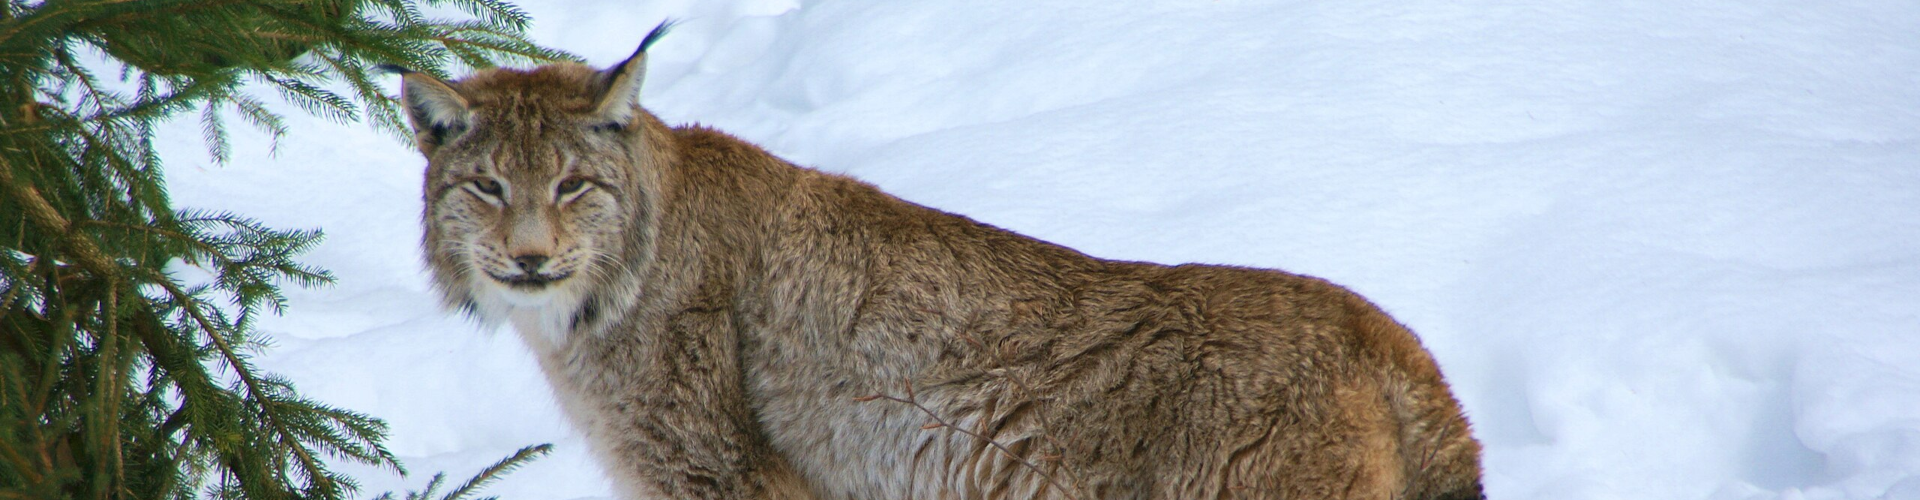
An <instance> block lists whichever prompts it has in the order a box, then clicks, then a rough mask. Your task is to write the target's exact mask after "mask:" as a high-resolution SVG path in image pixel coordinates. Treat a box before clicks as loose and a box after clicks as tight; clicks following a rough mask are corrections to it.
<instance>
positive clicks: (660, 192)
mask: <svg viewBox="0 0 1920 500" xmlns="http://www.w3.org/2000/svg"><path fill="white" fill-rule="evenodd" d="M664 28H665V25H663V26H662V27H661V28H656V29H655V30H654V31H653V32H652V33H650V34H648V35H647V37H646V40H645V41H644V42H642V43H641V46H640V50H638V51H636V52H635V53H634V55H633V56H632V57H631V58H629V59H628V60H627V61H625V62H622V63H620V64H619V65H616V66H614V67H612V68H610V69H607V70H604V71H602V70H595V69H592V68H589V67H586V66H582V65H578V64H554V65H548V66H542V67H538V68H534V69H531V70H514V69H495V70H486V71H481V72H478V73H476V74H473V75H471V76H468V77H467V78H464V79H461V80H458V81H454V82H443V81H440V80H438V79H435V78H433V77H431V76H428V75H425V74H419V73H408V74H406V75H405V80H404V88H403V92H404V94H403V102H404V104H405V106H406V107H407V109H408V111H409V116H410V118H411V120H412V123H413V126H414V130H415V132H416V134H417V135H416V138H417V140H418V143H419V145H420V152H421V153H422V155H423V156H425V157H426V159H427V164H428V167H427V172H426V179H425V189H424V191H425V200H424V201H425V214H424V220H423V222H424V224H425V226H426V232H425V241H424V242H423V247H424V250H425V253H426V258H427V261H428V263H429V267H430V268H431V270H432V273H433V277H434V282H435V285H436V287H437V289H438V291H439V292H440V293H441V295H442V296H443V297H444V299H445V300H446V303H447V304H448V305H449V306H450V307H454V308H459V309H464V310H466V311H468V312H469V313H471V314H473V315H474V316H476V317H478V318H479V319H481V320H482V321H486V322H505V323H510V324H511V325H512V326H513V328H514V329H515V330H516V331H517V332H518V333H519V334H520V336H521V337H522V338H523V339H524V340H525V341H526V343H527V344H528V346H529V347H530V348H531V351H533V353H534V354H535V356H536V357H537V358H538V360H539V363H540V367H541V370H542V372H543V373H544V375H545V376H546V377H547V380H548V381H549V382H550V383H551V385H552V387H553V389H554V392H555V394H556V395H557V399H558V400H559V402H560V404H561V406H562V409H563V410H564V412H565V414H566V415H567V417H568V418H569V419H570V420H571V421H572V424H573V425H574V426H575V428H577V429H578V430H579V431H580V432H582V433H583V434H584V435H585V436H586V438H587V442H588V443H590V445H591V446H592V448H593V453H594V454H595V456H596V457H597V458H598V459H599V461H600V462H601V463H602V465H603V466H604V468H605V470H606V471H607V473H608V474H609V476H610V477H611V479H612V480H613V484H614V487H615V489H616V490H617V493H618V495H619V496H620V497H621V498H628V499H634V498H966V499H974V498H980V499H998V498H1088V499H1091V498H1141V499H1146V498H1153V499H1184V498H1340V499H1406V500H1467V499H1477V498H1483V496H1482V494H1481V486H1480V458H1479V454H1480V446H1479V444H1478V443H1477V442H1476V441H1475V440H1474V439H1473V436H1472V433H1471V431H1470V428H1469V426H1468V424H1467V421H1466V418H1465V417H1464V416H1463V415H1462V412H1461V409H1460V406H1459V404H1458V403H1457V402H1456V401H1455V400H1454V398H1453V396H1452V394H1451V393H1450V392H1449V390H1448V387H1447V384H1446V382H1445V380H1444V379H1443V378H1442V376H1441V374H1440V371H1439V368H1438V366H1437V365H1436V364H1435V363H1434V361H1433V359H1432V358H1431V356H1429V355H1428V353H1427V351H1426V350H1425V349H1424V348H1423V347H1422V346H1421V344H1420V341H1419V339H1418V338H1417V337H1415V336H1414V335H1413V334H1412V333H1411V332H1409V331H1408V330H1407V329H1406V328H1405V327H1403V326H1402V325H1400V324H1399V323H1397V322H1395V321H1394V320H1393V319H1391V318H1389V317H1388V316H1387V315H1386V314H1385V313H1383V312H1381V311H1380V309H1379V308H1377V307H1375V306H1374V305H1373V304H1371V303H1369V302H1368V301H1366V300H1365V299H1363V298H1361V297H1359V296H1358V295H1355V294H1353V293H1352V292H1350V291H1348V290H1346V289H1344V288H1341V287H1339V286H1336V285H1333V284H1330V283H1328V282H1326V281H1323V280H1320V279H1317V278H1312V277H1308V276H1301V275H1295V274H1289V273H1285V272H1281V271H1274V270H1265V269H1251V268H1235V267H1224V266H1207V265H1180V266H1165V265H1158V264H1148V263H1136V262H1117V261H1110V260H1104V259H1098V258H1094V257H1090V256H1087V255H1084V254H1081V253H1079V252H1076V251H1074V250H1072V249H1068V248H1065V247H1061V246H1058V245H1053V244H1051V243H1047V242H1044V241H1040V240H1037V239H1034V238H1030V237H1027V236H1023V235H1020V234H1017V233H1013V232H1010V231H1006V230H1003V229H1000V228H996V227H992V226H989V225H986V224H981V223H979V222H976V221H973V220H971V219H968V218H966V217H962V216H959V215H954V214H949V213H945V212H941V211H938V210H933V209H930V208H926V207H922V206H919V205H915V204H913V203H909V202H906V201H903V200H901V199H898V198H895V197H893V196H890V195H888V194H886V193H884V192H881V191H880V190H878V189H876V188H874V187H873V186H870V185H867V184H865V183H861V182H859V181H856V180H853V179H850V178H847V177H844V176H839V175H833V174H828V173H823V172H819V171H815V170H811V169H807V168H802V167H799V166H795V165H793V164H790V163H788V162H786V161H783V160H781V159H780V158H777V157H775V156H773V155H771V154H769V153H767V152H766V151H763V150H761V149H760V148H758V147H755V146H754V145H752V144H749V143H746V142H744V141H741V140H739V139H736V138H734V137H731V136H728V135H726V134H723V133H720V132H717V131H714V130H711V129H706V128H703V127H698V126H689V127H669V126H667V125H665V124H663V123H662V122H661V121H660V120H659V119H658V118H656V117H655V116H654V115H653V114H651V113H649V112H648V111H646V110H645V109H644V108H642V107H641V106H640V104H639V102H638V90H639V87H640V83H641V77H642V76H643V74H644V72H645V68H644V66H645V58H646V56H645V54H646V50H647V48H648V46H650V45H651V44H652V43H653V42H654V41H656V40H658V39H659V37H660V36H661V34H662V33H664Z"/></svg>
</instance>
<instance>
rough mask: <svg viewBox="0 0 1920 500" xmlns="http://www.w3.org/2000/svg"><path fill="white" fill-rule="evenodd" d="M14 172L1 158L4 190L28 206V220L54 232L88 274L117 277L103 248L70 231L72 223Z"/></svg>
mask: <svg viewBox="0 0 1920 500" xmlns="http://www.w3.org/2000/svg"><path fill="white" fill-rule="evenodd" d="M13 172H14V166H13V165H12V164H11V162H9V161H7V159H6V157H4V156H0V189H5V190H6V192H7V194H8V195H10V196H12V197H13V198H14V200H16V201H18V202H19V203H20V204H22V205H25V206H24V207H21V208H24V209H25V210H26V212H27V219H28V220H31V221H33V222H34V223H35V224H37V225H39V226H40V227H41V229H42V230H45V231H47V232H50V233H53V235H54V236H55V237H56V238H58V240H59V241H60V242H61V243H62V244H63V246H64V247H65V249H66V250H67V252H69V253H71V254H72V255H73V257H74V260H75V261H76V262H78V263H79V264H80V265H81V266H84V267H86V268H87V270H88V271H92V272H93V273H94V274H97V275H100V276H109V277H110V276H116V275H117V273H115V272H114V266H113V263H112V261H111V260H109V259H107V256H106V255H105V254H103V253H101V252H100V248H99V247H98V246H95V245H94V244H93V240H91V239H88V238H87V237H86V235H83V234H80V233H79V232H75V231H69V230H68V229H69V228H70V227H71V224H69V223H68V222H67V218H66V217H61V216H60V212H59V211H57V210H54V209H53V205H51V204H48V203H47V199H46V198H42V197H40V191H38V190H36V189H34V188H33V186H29V185H26V184H23V183H21V182H20V181H19V180H17V179H15V178H14V176H13Z"/></svg>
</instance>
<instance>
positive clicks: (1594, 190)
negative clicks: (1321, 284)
mask: <svg viewBox="0 0 1920 500" xmlns="http://www.w3.org/2000/svg"><path fill="white" fill-rule="evenodd" d="M635 3H637V2H629V1H592V2H588V1H564V2H563V1H548V2H531V1H529V2H524V7H526V9H527V10H528V11H529V12H531V13H532V14H533V15H534V16H535V18H536V19H537V20H538V25H537V28H536V35H537V38H538V39H539V40H540V41H542V42H544V43H547V44H550V45H553V46H558V47H562V48H566V49H569V50H572V51H575V52H577V53H580V54H582V55H584V56H587V57H588V58H589V59H590V60H591V61H592V62H594V63H595V64H600V65H605V64H610V63H613V62H616V61H618V60H619V59H620V58H622V57H624V56H625V55H626V54H627V53H629V52H630V51H631V50H632V49H633V46H634V44H635V43H636V42H637V41H638V40H639V39H640V37H641V35H642V34H644V33H645V32H646V30H647V29H648V28H651V27H652V26H653V25H654V24H655V23H657V22H659V21H660V20H661V19H662V18H665V17H676V18H681V19H683V20H684V21H685V23H684V24H683V25H682V26H681V27H680V28H679V29H678V30H676V31H674V32H673V34H672V35H671V36H669V37H667V38H666V39H665V40H664V41H663V42H661V43H660V45H659V46H658V47H657V48H656V49H655V50H654V55H655V59H654V60H653V64H652V68H653V72H652V74H651V75H650V77H649V79H648V86H647V89H646V92H645V97H644V98H643V100H644V102H645V103H646V104H647V105H648V106H649V107H650V108H651V109H653V110H654V111H655V112H657V113H659V114H660V115H662V116H663V117H664V118H666V119H667V120H668V121H669V122H690V121H699V122H703V123H707V124H711V125H715V126H718V127H720V128H723V129H725V130H729V131H731V132H734V133H736V134H738V135H740V136H742V137H744V138H747V139H749V140H753V141H756V142H758V143H760V144H763V145H765V146H767V147H769V148H770V149H772V150H773V151H775V152H777V153H779V154H781V155H784V156H785V157H787V158H789V159H792V160H794V161H796V162H798V163H801V164H806V165H812V166H817V167H818V168H821V169H825V170H830V171H837V172H845V173H849V174H852V175H854V176H857V177H860V178H862V179H866V180H869V181H872V182H874V183H877V184H879V185H880V186H881V187H883V188H884V189H887V190H889V191H891V192H893V193H895V194H898V195H900V196H902V197H905V198H907V199H909V200H914V201H917V202H920V203H924V204H928V205H932V206H935V207H939V208H942V209H946V210H949V211H954V212H959V213H962V214H966V215H969V216H972V217H975V218H977V219H980V220H983V221H986V222H989V223H993V224H997V225H1001V226H1005V227H1009V228H1012V229H1015V230H1018V231H1021V232H1024V233H1027V234H1030V235H1034V236H1037V237H1040V238H1044V239H1048V240H1052V241H1056V242H1059V243H1063V244H1066V245H1069V246H1073V247H1075V248H1078V249H1081V250H1083V251H1086V252H1088V253H1091V254H1094V255H1100V256H1106V257H1115V258H1125V259H1143V260H1154V261H1161V262H1170V263H1171V262H1188V261H1200V262H1216V263H1233V264H1245V265H1256V266H1265V267H1278V268H1284V269H1288V270H1292V271H1296V272H1301V273H1306V274H1312V275H1318V276H1322V277H1326V278H1329V279H1332V280H1334V281H1336V282H1340V283H1344V284H1346V285H1349V286H1350V287H1352V288H1354V289H1356V290H1358V291H1360V292H1362V293H1364V294H1366V295H1368V296H1369V297H1371V298H1372V299H1374V301H1376V302H1378V303H1379V304H1381V305H1382V306H1383V307H1385V308H1387V309H1388V310H1389V311H1390V312H1392V313H1393V314H1394V315H1396V316H1397V317H1398V318H1400V319H1401V320H1402V321H1404V322H1406V323H1407V324H1409V325H1410V326H1412V327H1413V328H1414V330H1416V331H1418V332H1419V333H1420V335H1421V336H1422V338H1423V339H1424V341H1425V342H1426V345H1427V346H1428V347H1429V348H1430V349H1431V350H1432V351H1433V353H1434V355H1435V356H1436V357H1437V358H1438V359H1439V360H1440V363H1441V365H1442V367H1443V369H1444V370H1445V371H1446V373H1447V375H1448V376H1449V377H1450V379H1451V380H1452V381H1453V384H1454V387H1455V391H1456V394H1458V396H1459V397H1460V399H1461V400H1462V401H1463V402H1464V403H1465V405H1466V408H1467V410H1468V413H1469V416H1470V418H1472V419H1473V421H1474V422H1475V424H1476V426H1477V428H1476V432H1477V434H1478V436H1479V438H1480V439H1481V440H1482V442H1483V443H1485V444H1486V445H1487V453H1486V469H1487V475H1486V483H1487V486H1488V489H1489V493H1490V496H1491V497H1493V498H1500V499H1516V498H1535V499H1626V498H1633V499H1649V498H1651V499H1766V498H1783V499H1800V498H1809V499H1821V498H1885V499H1920V38H1916V37H1915V33H1920V4H1916V3H1913V2H1888V1H1838V0H1836V1H1827V2H1794V1H1784V0H1739V1H1735V0H1723V1H1718V2H1712V1H1702V2H1695V1H1670V0H1658V1H1629V2H1602V3H1593V4H1588V3H1576V2H1501V1H1484V0H1458V1H1448V2H1392V1H1377V0H1352V1H1342V2H1301V1H1276V2H1239V1H1231V0H1219V1H1206V2H1201V1H1146V2H1116V1H1111V0H1095V1H1086V0H1079V1H1063V2H1042V3H1028V2H979V1H963V0H924V1H916V2H889V1H884V0H861V1H851V0H850V1H838V2H820V3H819V4H818V5H814V4H812V3H808V4H806V5H798V4H795V3H794V2H792V1H776V0H739V1H699V0H666V1H659V2H645V3H647V4H649V5H644V6H634V5H633V4H635ZM989 3H995V4H997V5H989ZM1042 4H1047V5H1042ZM294 123H295V127H294V130H295V131H296V135H295V136H294V137H291V138H288V139H287V140H285V141H283V142H281V143H280V144H279V146H278V152H277V154H275V155H272V156H268V155H267V148H266V144H265V143H264V142H263V141H259V140H258V138H257V137H252V136H246V135H243V136H242V137H241V143H240V144H238V146H239V147H238V148H237V150H238V154H237V155H236V160H237V161H236V162H235V164H234V165H231V166H227V167H209V166H206V162H205V161H202V160H197V159H195V158H197V157H196V154H197V153H196V152H197V151H198V150H199V149H200V146H199V145H198V143H197V139H196V137H197V136H198V131H197V129H196V128H195V127H194V125H193V124H192V123H182V124H181V126H180V128H179V129H178V130H175V131H169V136H170V138H171V139H170V140H169V141H168V145H167V146H166V147H167V148H168V150H169V151H172V152H174V154H176V156H175V158H177V159H176V160H174V161H173V163H172V165H173V169H172V170H171V171H170V172H169V178H170V182H171V185H172V188H173V189H174V191H175V193H176V196H177V200H178V201H179V202H180V203H181V204H183V205H186V206H193V207H200V208H216V209H229V210H235V211H239V212H242V213H246V214H251V215H256V216H260V217H262V218H264V219H266V220H268V221H269V222H270V223H272V224H273V225H275V226H278V227H285V228H303V227H320V228H323V229H325V230H326V231H327V233H328V240H327V243H326V244H325V245H324V246H322V247H321V248H320V249H319V250H317V251H315V252H314V253H313V254H311V256H310V257H309V258H308V259H307V260H308V262H311V263H313V264H317V265H320V266H323V267H326V268H330V269H332V270H333V271H335V272H336V273H337V274H338V275H339V277H340V278H341V282H340V284H339V285H338V286H336V287H332V288H328V289H322V290H312V291H295V292H294V293H292V296H293V298H294V304H293V308H292V310H291V311H289V312H288V314H287V315H286V316H285V317H283V318H278V319H276V320H273V321H269V322H267V323H266V326H265V328H267V329H268V330H270V331H271V332H272V333H274V334H275V335H276V336H278V337H279V339H280V342H279V344H278V345H277V346H276V347H275V348H274V349H272V350H270V351H268V352H266V353H264V354H263V355H262V359H261V362H262V364H263V365H264V366H265V367H267V368H268V369H270V370H272V371H276V372H279V373H282V374H285V375H287V376H289V377H291V378H292V379H293V380H295V381H296V383H297V384H298V386H299V387H300V388H301V389H303V390H304V391H305V392H306V393H307V394H308V395H310V396H313V397H317V398H320V399H322V400H326V401H329V402H333V403H337V404H340V405H343V406H346V407H350V408H355V409H359V410H362V411H366V412H370V413H372V414H375V415H378V416H381V417H384V418H385V419H387V421H388V422H389V423H391V424H392V425H393V437H392V440H391V442H390V444H391V446H392V448H393V450H394V451H396V452H398V453H400V454H401V455H403V456H404V457H405V458H406V461H407V464H408V465H409V466H410V467H411V468H412V469H413V470H414V471H415V473H416V474H415V476H414V477H412V478H408V479H401V478H394V477H387V476H385V475H382V474H377V473H373V472H367V473H366V474H364V475H363V476H364V482H365V483H366V485H367V487H368V489H369V490H370V491H369V493H376V492H378V491H382V490H384V489H393V488H405V487H417V486H418V485H419V484H421V483H423V482H424V481H425V478H424V477H423V476H424V475H427V474H430V473H432V472H434V471H438V470H448V471H450V472H451V473H452V474H455V475H461V476H462V477H464V474H468V473H471V472H472V471H473V470H475V469H476V468H478V467H479V466H481V465H483V464H485V463H488V462H491V461H492V460H494V459H497V458H499V457H500V456H503V455H505V454H506V453H508V452H509V451H511V450H513V449H515V448H517V447H520V446H523V445H526V444H532V443H538V442H554V443H556V444H557V445H558V446H559V451H558V452H557V453H556V454H555V455H554V456H552V457H549V458H547V459H545V460H543V461H541V462H538V463H536V464H534V465H533V466H531V467H529V468H527V469H525V470H523V471H521V472H519V473H518V474H516V475H515V476H513V477H511V478H510V479H509V480H507V481H506V482H504V483H502V484H500V485H499V486H498V487H497V488H496V489H495V490H494V492H495V493H499V494H503V495H505V496H506V498H510V499H568V498H596V497H605V496H606V495H607V487H606V485H605V482H604V481H603V480H602V479H600V475H599V472H598V471H597V470H596V469H595V468H594V466H593V464H592V463H591V462H590V461H589V460H588V459H587V458H586V456H585V454H584V446H583V445H582V444H581V442H580V441H579V439H578V438H577V437H574V436H573V435H572V434H570V433H569V431H568V430H567V429H566V428H565V426H564V424H563V423H562V422H561V420H560V417H559V415H558V414H557V412H556V410H555V408H554V407H553V404H552V402H551V400H550V398H549V396H548V395H547V391H546V388H545V386H544V382H543V381H541V380H540V379H539V377H538V375H537V373H536V372H535V368H534V366H533V365H532V362H531V361H530V360H529V359H528V358H527V356H526V355H525V354H524V352H523V350H522V348H521V347H520V345H519V344H518V340H517V339H516V338H515V337H513V336H512V334H510V333H508V332H498V333H494V334H491V335H489V334H486V333H482V332H479V331H478V328H477V327H475V326H473V325H470V324H468V323H466V322H464V321H462V320H459V319H456V318H452V317H449V316H448V315H446V314H443V313H442V312H441V311H439V310H437V309H436V305H435V300H434V299H433V298H432V297H431V295H430V294H429V292H428V290H427V288H426V285H425V279H424V275H423V273H422V271H421V267H420V264H419V262H420V259H419V257H418V250H417V241H418V238H419V236H418V214H419V211H420V207H419V199H420V194H419V189H420V187H419V175H420V169H421V165H422V164H423V162H422V160H420V159H419V158H418V157H417V155H415V154H414V153H413V152H411V151H410V150H408V149H407V148H405V147H404V146H402V145H401V144H398V143H396V142H394V141H392V140H389V139H387V138H385V137H382V136H380V135H377V134H375V133H373V132H370V131H368V130H366V129H365V128H364V127H360V126H340V125H331V124H326V123H324V122H321V121H318V120H308V119H297V120H295V121H294Z"/></svg>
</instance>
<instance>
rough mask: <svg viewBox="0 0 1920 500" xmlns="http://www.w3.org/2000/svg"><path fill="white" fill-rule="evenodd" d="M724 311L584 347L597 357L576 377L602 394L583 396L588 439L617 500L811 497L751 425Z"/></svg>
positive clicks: (682, 316)
mask: <svg viewBox="0 0 1920 500" xmlns="http://www.w3.org/2000/svg"><path fill="white" fill-rule="evenodd" d="M723 311H724V310H718V309H711V310H699V309H696V310H688V311H683V312H681V313H679V314H676V315H672V316H670V317H668V318H666V319H665V321H664V322H663V323H664V324H660V325H658V326H659V328H654V329H649V330H651V331H652V332H657V333H638V334H634V335H630V336H626V335H618V334H615V335H610V336H608V337H607V338H605V339H601V340H600V341H598V342H595V343H596V344H599V345H596V346H591V347H587V346H583V347H587V349H586V351H587V352H588V353H592V354H586V356H588V357H592V358H598V359H596V360H595V361H594V362H592V363H590V364H592V365H598V366H597V367H595V368H591V369H588V370H586V371H585V372H584V373H582V374H583V375H585V376H587V377H590V378H594V379H598V380H595V381H593V382H590V383H588V384H585V385H588V386H594V385H598V386H602V387H606V388H607V389H610V390H609V391H607V392H605V393H603V395H602V396H601V397H599V398H594V396H592V395H587V394H582V396H586V397H587V398H588V401H587V404H588V405H592V406H596V407H597V408H596V409H597V410H598V411H596V412H594V413H597V414H598V415H595V416H593V417H592V418H593V419H594V420H597V421H595V422H592V423H591V424H589V425H588V426H587V427H588V428H590V429H592V430H591V431H589V433H590V435H589V438H590V439H591V440H592V441H594V442H595V444H596V446H597V447H598V448H600V450H599V452H600V453H601V454H602V455H603V456H604V458H605V459H607V460H605V463H607V464H608V465H609V466H610V470H608V471H607V472H608V474H610V475H612V476H613V477H614V478H615V480H616V482H617V483H618V488H619V489H620V492H619V493H620V495H621V496H622V497H624V498H636V499H637V498H654V497H658V498H673V499H683V498H685V499H806V498H812V497H813V495H812V493H811V489H810V488H809V487H808V486H807V484H806V482H805V481H803V480H802V479H801V478H800V476H799V475H798V474H796V473H795V472H794V470H793V468H792V467H791V466H790V465H789V464H788V462H787V460H786V458H785V457H783V456H781V455H780V454H779V453H778V452H776V451H774V450H773V448H772V447H771V446H770V445H769V444H768V442H767V438H766V436H765V434H764V433H763V432H761V431H760V429H759V428H758V421H757V420H756V419H755V418H754V417H753V413H752V409H751V408H752V406H751V405H750V404H749V403H748V401H747V399H746V392H745V390H744V381H743V375H742V373H741V371H740V366H739V353H738V350H739V341H738V336H737V335H736V332H735V331H734V329H733V327H732V323H731V322H730V321H729V318H728V317H727V314H726V313H724V312H723ZM594 372H598V373H594ZM615 374H619V375H615ZM596 399H597V401H595V400H596ZM596 402H597V403H598V404H596Z"/></svg>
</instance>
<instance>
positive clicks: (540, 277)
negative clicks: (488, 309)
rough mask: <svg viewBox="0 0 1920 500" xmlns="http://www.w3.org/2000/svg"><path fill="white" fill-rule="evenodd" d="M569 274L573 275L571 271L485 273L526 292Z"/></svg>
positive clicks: (552, 282)
mask: <svg viewBox="0 0 1920 500" xmlns="http://www.w3.org/2000/svg"><path fill="white" fill-rule="evenodd" d="M569 276H573V273H561V274H533V273H528V274H521V275H518V276H500V275H497V274H493V273H487V277H489V278H493V280H494V281H498V282H500V283H503V284H505V285H507V287H509V288H513V289H515V290H521V291H528V292H531V291H537V290H540V289H543V288H546V287H547V285H551V284H554V283H556V282H559V281H560V280H564V279H567V277H569Z"/></svg>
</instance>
